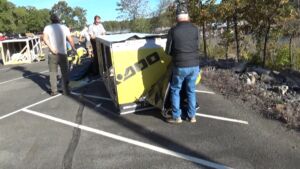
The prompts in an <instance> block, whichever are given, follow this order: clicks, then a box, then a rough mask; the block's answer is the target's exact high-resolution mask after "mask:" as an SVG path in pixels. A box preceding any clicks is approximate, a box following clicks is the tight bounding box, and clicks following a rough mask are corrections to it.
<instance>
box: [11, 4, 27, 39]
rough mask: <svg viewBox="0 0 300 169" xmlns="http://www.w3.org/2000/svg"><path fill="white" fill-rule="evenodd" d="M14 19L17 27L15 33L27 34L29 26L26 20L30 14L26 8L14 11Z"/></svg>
mask: <svg viewBox="0 0 300 169" xmlns="http://www.w3.org/2000/svg"><path fill="white" fill-rule="evenodd" d="M12 13H13V17H14V23H15V25H16V29H15V31H16V32H18V33H25V32H27V24H26V18H27V17H28V15H29V14H28V13H27V10H26V8H25V7H19V8H14V9H13V12H12Z"/></svg>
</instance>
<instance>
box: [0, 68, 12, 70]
mask: <svg viewBox="0 0 300 169" xmlns="http://www.w3.org/2000/svg"><path fill="white" fill-rule="evenodd" d="M8 69H10V68H3V69H0V70H8Z"/></svg>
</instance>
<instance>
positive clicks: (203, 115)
mask: <svg viewBox="0 0 300 169" xmlns="http://www.w3.org/2000/svg"><path fill="white" fill-rule="evenodd" d="M196 115H197V116H200V117H206V118H211V119H216V120H222V121H229V122H233V123H240V124H247V125H248V124H249V123H248V122H247V121H243V120H236V119H230V118H226V117H219V116H212V115H206V114H200V113H196Z"/></svg>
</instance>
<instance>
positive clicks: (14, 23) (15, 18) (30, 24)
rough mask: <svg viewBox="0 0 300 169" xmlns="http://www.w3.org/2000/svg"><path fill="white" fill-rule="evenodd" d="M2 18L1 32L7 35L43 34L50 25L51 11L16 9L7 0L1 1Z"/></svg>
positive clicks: (27, 8) (0, 19) (32, 8)
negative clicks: (45, 27)
mask: <svg viewBox="0 0 300 169" xmlns="http://www.w3.org/2000/svg"><path fill="white" fill-rule="evenodd" d="M0 16H1V17H0V32H6V33H26V32H34V33H36V32H42V31H43V28H44V26H46V25H47V24H48V23H49V10H47V9H41V10H37V9H36V8H34V7H16V6H15V5H14V4H12V3H10V2H8V1H6V0H1V1H0Z"/></svg>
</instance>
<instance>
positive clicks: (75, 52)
mask: <svg viewBox="0 0 300 169" xmlns="http://www.w3.org/2000/svg"><path fill="white" fill-rule="evenodd" d="M71 55H72V56H76V55H78V53H77V51H76V49H75V48H73V49H72V51H71Z"/></svg>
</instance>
